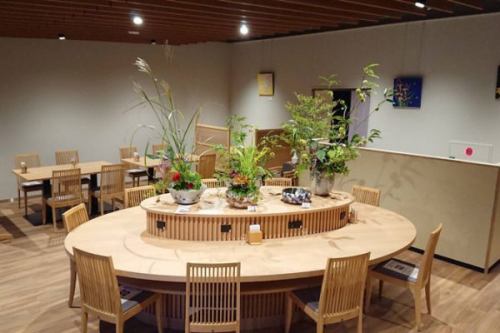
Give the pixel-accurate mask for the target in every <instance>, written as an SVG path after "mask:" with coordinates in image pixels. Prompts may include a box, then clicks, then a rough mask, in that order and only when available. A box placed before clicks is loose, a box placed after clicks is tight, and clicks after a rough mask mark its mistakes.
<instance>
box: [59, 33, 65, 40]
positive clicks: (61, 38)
mask: <svg viewBox="0 0 500 333" xmlns="http://www.w3.org/2000/svg"><path fill="white" fill-rule="evenodd" d="M57 38H58V39H59V40H65V39H66V36H64V34H58V35H57Z"/></svg>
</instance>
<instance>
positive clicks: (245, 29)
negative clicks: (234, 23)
mask: <svg viewBox="0 0 500 333" xmlns="http://www.w3.org/2000/svg"><path fill="white" fill-rule="evenodd" d="M249 31H250V29H248V25H247V24H246V23H245V22H243V23H241V25H240V34H241V35H242V36H246V35H248V32H249Z"/></svg>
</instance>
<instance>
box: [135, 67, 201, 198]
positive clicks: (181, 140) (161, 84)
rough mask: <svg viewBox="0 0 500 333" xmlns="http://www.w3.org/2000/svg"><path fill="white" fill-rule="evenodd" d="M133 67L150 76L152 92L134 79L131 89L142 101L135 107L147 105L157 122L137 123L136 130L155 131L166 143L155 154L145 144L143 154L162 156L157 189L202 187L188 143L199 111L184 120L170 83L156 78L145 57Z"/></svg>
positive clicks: (161, 190) (196, 188)
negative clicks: (162, 148)
mask: <svg viewBox="0 0 500 333" xmlns="http://www.w3.org/2000/svg"><path fill="white" fill-rule="evenodd" d="M135 66H136V67H137V69H138V71H139V72H141V73H144V74H146V75H147V76H148V77H149V78H150V80H151V83H152V85H153V91H154V92H153V93H149V92H147V91H146V90H145V89H144V88H143V87H142V86H141V85H140V84H139V83H137V82H134V90H135V91H136V93H137V94H138V95H139V96H140V98H141V102H140V103H138V104H137V105H135V106H134V107H139V106H144V105H146V106H149V109H150V110H151V111H152V112H153V114H154V115H155V118H156V120H157V122H158V125H159V128H158V127H156V126H151V125H139V126H138V129H143V128H149V129H151V130H156V131H157V132H158V134H159V136H160V137H161V141H162V143H163V144H164V145H165V146H166V148H165V150H163V151H160V152H159V153H158V155H157V156H153V155H151V154H148V153H147V151H148V147H149V143H148V145H147V146H146V151H145V156H148V157H152V158H162V159H163V161H162V163H161V164H160V165H159V166H158V168H157V174H158V175H159V176H160V179H159V181H158V182H157V183H156V184H155V186H156V190H157V191H158V192H164V191H165V190H166V189H167V188H168V187H172V188H174V189H176V190H189V189H194V190H198V189H200V188H201V186H202V183H201V177H200V175H199V174H198V173H197V172H196V171H194V168H193V163H192V161H191V155H192V153H193V146H192V144H191V145H189V139H190V138H191V139H192V138H193V137H194V128H195V125H196V123H197V121H198V118H199V115H200V110H199V109H198V110H196V111H195V112H194V114H193V115H192V116H191V117H190V118H189V119H187V120H186V119H185V118H184V115H183V114H182V112H180V111H179V110H178V109H177V108H176V106H175V103H174V98H173V95H172V90H171V88H170V85H169V84H168V83H167V82H166V81H164V80H161V79H159V78H157V77H156V76H155V75H154V73H153V70H152V69H151V67H150V66H149V64H148V63H147V62H146V61H145V60H144V59H141V58H137V60H136V61H135ZM191 141H192V140H191Z"/></svg>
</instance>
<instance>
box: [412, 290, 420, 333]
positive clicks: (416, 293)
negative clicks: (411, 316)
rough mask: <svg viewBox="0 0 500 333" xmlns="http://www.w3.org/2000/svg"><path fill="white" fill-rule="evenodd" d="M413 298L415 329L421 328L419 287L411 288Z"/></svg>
mask: <svg viewBox="0 0 500 333" xmlns="http://www.w3.org/2000/svg"><path fill="white" fill-rule="evenodd" d="M412 294H413V298H414V300H415V324H416V327H417V331H420V330H421V329H422V327H421V326H422V297H421V291H420V289H412Z"/></svg>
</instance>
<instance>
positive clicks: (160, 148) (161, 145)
mask: <svg viewBox="0 0 500 333" xmlns="http://www.w3.org/2000/svg"><path fill="white" fill-rule="evenodd" d="M152 149H153V155H156V154H158V152H160V151H163V152H165V149H167V145H166V144H164V143H155V144H153V146H152Z"/></svg>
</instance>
